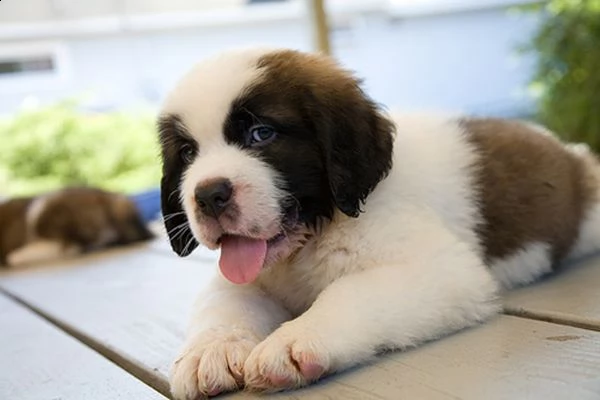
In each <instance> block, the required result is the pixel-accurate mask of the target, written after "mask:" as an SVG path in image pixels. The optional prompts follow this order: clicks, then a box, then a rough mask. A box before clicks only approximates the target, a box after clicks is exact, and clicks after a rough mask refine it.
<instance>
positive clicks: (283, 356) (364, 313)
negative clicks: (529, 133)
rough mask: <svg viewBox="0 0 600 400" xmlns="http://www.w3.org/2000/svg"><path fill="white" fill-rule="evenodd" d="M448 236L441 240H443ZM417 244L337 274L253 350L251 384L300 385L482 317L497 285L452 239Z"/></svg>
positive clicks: (492, 304)
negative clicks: (410, 251) (402, 258)
mask: <svg viewBox="0 0 600 400" xmlns="http://www.w3.org/2000/svg"><path fill="white" fill-rule="evenodd" d="M446 239H448V238H446ZM431 243H435V241H433V242H432V241H428V242H423V243H421V244H422V246H421V247H420V248H421V253H422V255H421V256H419V257H417V258H413V259H412V261H410V262H408V263H406V264H401V265H382V266H380V267H374V268H370V269H366V270H363V271H361V272H357V273H354V274H351V275H347V276H345V277H342V278H340V279H338V280H337V281H336V282H334V283H333V284H331V285H330V286H329V287H328V288H327V289H325V290H324V291H323V292H322V293H321V295H320V296H319V297H318V298H317V300H316V301H315V302H314V303H313V305H312V306H311V308H310V309H309V310H308V311H307V312H305V313H304V314H303V315H301V316H300V317H298V318H297V319H295V320H292V321H290V322H286V323H284V324H283V325H282V326H281V327H280V328H279V329H277V330H276V331H275V332H274V333H272V334H271V335H270V336H269V337H268V338H267V339H266V340H265V341H263V342H262V343H260V344H259V345H258V346H257V347H255V348H254V350H253V351H252V353H251V354H250V356H249V357H248V359H247V360H246V364H245V367H244V371H245V377H244V378H245V382H246V385H247V386H248V387H249V388H251V389H256V390H267V391H273V390H279V389H285V388H293V387H299V386H302V385H305V384H307V383H309V382H311V381H314V380H316V379H318V378H319V377H321V376H323V375H324V374H328V373H331V372H333V371H339V370H342V369H345V368H348V367H351V366H353V365H356V364H359V363H363V362H365V361H367V360H369V359H371V358H372V357H373V356H374V355H376V353H377V352H378V350H381V349H382V348H406V347H408V346H413V345H415V344H417V343H419V342H423V341H425V340H429V339H434V338H438V337H441V336H443V335H445V334H448V333H450V332H453V331H456V330H459V329H461V328H464V327H467V326H470V325H474V324H476V323H477V322H479V321H482V320H484V319H485V318H487V317H490V316H491V315H492V314H494V313H496V312H497V311H498V309H499V306H498V303H497V302H496V301H495V300H496V289H497V285H496V283H495V281H494V280H493V278H492V276H491V274H490V273H489V272H488V271H487V269H486V268H485V267H484V265H483V263H482V262H481V261H480V259H479V258H478V257H477V256H476V255H475V254H474V253H473V252H472V251H471V250H470V249H468V248H467V246H466V245H464V244H463V243H461V242H459V241H458V240H446V241H445V242H444V241H441V243H438V244H437V245H435V246H434V245H433V244H431Z"/></svg>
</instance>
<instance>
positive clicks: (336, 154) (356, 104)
mask: <svg viewBox="0 0 600 400" xmlns="http://www.w3.org/2000/svg"><path fill="white" fill-rule="evenodd" d="M346 94H347V97H346V98H345V99H344V100H343V101H341V102H338V103H336V104H329V105H328V107H330V108H332V109H333V110H332V111H333V112H332V115H331V116H330V118H326V119H327V120H328V122H327V123H328V125H329V128H328V129H326V134H325V135H322V140H324V141H325V143H324V144H322V146H323V150H324V152H325V160H326V167H327V174H328V179H329V187H330V189H331V194H332V198H333V201H334V203H335V206H336V207H337V208H339V209H340V210H341V211H342V212H343V213H344V214H346V215H348V216H351V217H358V215H359V214H360V212H361V211H362V210H361V205H362V204H364V202H365V200H366V198H367V196H368V195H369V194H370V193H371V191H373V189H374V188H375V186H377V184H378V183H379V182H380V181H381V180H382V179H383V178H384V177H385V176H386V175H387V173H388V172H389V170H390V168H391V166H392V152H393V137H394V133H395V127H394V124H393V123H392V122H391V121H390V120H389V119H388V118H386V117H385V116H384V115H383V114H382V112H381V111H380V110H379V108H378V107H377V105H376V104H375V103H374V102H373V101H372V100H371V99H369V98H368V97H367V96H366V94H365V93H364V92H363V91H362V90H361V89H360V87H359V82H357V81H355V82H354V87H353V88H352V90H349V91H347V92H346Z"/></svg>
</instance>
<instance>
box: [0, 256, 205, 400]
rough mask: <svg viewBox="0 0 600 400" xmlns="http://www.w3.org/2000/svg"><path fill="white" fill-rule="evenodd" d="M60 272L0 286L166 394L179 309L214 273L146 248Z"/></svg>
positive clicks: (11, 279)
mask: <svg viewBox="0 0 600 400" xmlns="http://www.w3.org/2000/svg"><path fill="white" fill-rule="evenodd" d="M197 264H200V265H197ZM65 265H66V266H62V267H60V268H54V267H51V268H48V269H41V268H36V269H35V270H34V272H30V271H25V272H26V273H24V274H19V275H16V274H12V275H8V276H4V277H2V278H1V279H0V287H2V288H4V289H5V290H7V291H8V292H10V293H11V294H13V295H15V296H16V297H18V298H19V299H21V300H23V301H24V302H26V303H28V304H30V306H31V307H32V308H34V309H36V310H38V311H39V312H40V313H44V314H46V315H48V317H49V318H50V319H52V320H53V322H55V323H56V324H58V325H60V326H61V327H62V328H63V329H65V330H66V331H68V332H69V333H71V334H73V335H75V336H76V337H78V339H80V340H81V341H83V342H84V343H86V344H88V345H89V346H91V347H93V348H95V349H96V350H98V351H99V352H101V353H102V354H104V355H105V356H106V357H108V358H110V359H111V360H113V361H114V362H115V363H117V364H119V365H121V366H122V367H123V368H126V369H127V370H129V371H130V372H131V373H133V374H134V375H135V376H137V377H138V378H140V379H141V380H143V381H144V382H146V383H147V384H149V385H151V386H152V387H154V388H156V389H157V390H158V391H159V392H161V393H163V394H168V387H167V386H166V383H165V379H164V377H165V375H166V374H167V367H168V365H167V363H166V360H168V359H170V358H172V357H174V356H175V354H174V352H175V350H174V349H175V348H176V347H177V346H179V345H180V343H181V337H182V336H183V331H184V327H185V323H186V320H187V314H186V310H188V309H189V308H190V307H191V305H192V303H193V301H194V300H195V297H196V295H197V291H198V290H199V288H200V287H201V286H202V284H203V283H205V282H206V281H207V280H208V279H209V278H210V276H212V273H214V268H202V267H203V266H202V265H201V263H196V262H190V261H187V260H182V259H179V258H177V257H176V256H175V255H172V256H170V255H169V256H167V255H164V254H163V253H160V252H155V251H151V250H147V249H146V250H145V251H140V250H138V251H135V250H126V251H123V250H122V251H115V252H111V253H107V254H95V255H91V256H88V257H84V258H81V259H77V260H71V261H69V262H68V263H65ZM209 265H210V266H212V265H213V264H212V263H211V264H209ZM32 291H35V292H37V294H34V293H32ZM67 310H68V311H67ZM65 311H66V313H64V312H65ZM140 337H145V339H144V340H145V343H144V345H143V346H142V347H140V344H139V343H138V341H139V338H140ZM146 346H147V347H146ZM121 350H122V351H121ZM166 351H168V352H169V353H168V354H165V352H166ZM140 353H144V354H140Z"/></svg>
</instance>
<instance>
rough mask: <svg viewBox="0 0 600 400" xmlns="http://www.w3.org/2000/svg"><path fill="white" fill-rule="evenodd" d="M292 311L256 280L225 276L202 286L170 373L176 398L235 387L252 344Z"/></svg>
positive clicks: (210, 393) (238, 382) (191, 397)
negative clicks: (242, 283) (228, 279)
mask: <svg viewBox="0 0 600 400" xmlns="http://www.w3.org/2000/svg"><path fill="white" fill-rule="evenodd" d="M289 318H290V315H289V313H288V312H287V311H286V310H285V309H284V308H283V307H282V306H280V305H279V304H277V303H276V302H275V301H274V300H272V299H271V298H269V297H268V296H266V295H265V294H264V293H263V292H261V291H260V290H259V289H257V288H255V287H253V286H249V285H247V286H235V285H232V284H230V283H228V282H226V281H224V280H223V279H222V278H221V277H217V278H215V280H214V281H213V282H212V283H211V284H210V285H209V286H208V288H207V290H205V291H203V292H202V293H201V294H200V296H199V298H198V301H197V304H196V306H195V309H194V315H193V317H192V320H191V323H190V328H189V332H188V334H187V337H186V341H185V344H184V346H183V349H182V351H181V353H180V356H179V357H178V358H177V360H176V361H175V363H174V365H173V367H172V369H171V376H170V384H171V392H172V393H173V396H174V397H175V399H177V400H180V399H185V400H192V399H194V400H195V399H198V398H203V397H206V396H212V395H216V394H219V393H221V392H226V391H231V390H235V389H236V388H238V387H239V385H241V384H242V383H243V366H244V362H245V360H246V358H247V357H248V355H249V354H250V352H251V350H252V349H253V348H254V347H255V346H256V345H257V344H258V343H259V342H261V341H262V340H263V339H264V338H265V337H267V336H268V335H269V334H270V333H271V332H272V331H273V330H275V329H276V328H277V327H278V326H279V325H280V324H281V323H282V322H283V321H285V320H287V319H289Z"/></svg>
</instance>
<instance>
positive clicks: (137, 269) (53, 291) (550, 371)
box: [0, 244, 600, 400]
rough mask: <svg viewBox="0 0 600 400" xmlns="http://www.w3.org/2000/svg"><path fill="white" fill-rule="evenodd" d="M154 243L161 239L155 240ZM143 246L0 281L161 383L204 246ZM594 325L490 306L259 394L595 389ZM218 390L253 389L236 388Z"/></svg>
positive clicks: (435, 394)
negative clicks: (315, 377)
mask: <svg viewBox="0 0 600 400" xmlns="http://www.w3.org/2000/svg"><path fill="white" fill-rule="evenodd" d="M163 245H164V244H163ZM160 246H161V245H160V244H159V245H158V247H153V246H149V247H146V248H143V249H135V250H131V251H125V252H117V253H114V254H106V255H103V256H101V257H98V256H96V257H92V258H89V259H82V260H77V261H72V262H70V263H69V264H68V265H67V266H61V267H60V268H55V269H52V268H51V269H48V270H44V271H36V272H35V273H22V274H18V275H12V276H4V277H0V287H3V288H4V289H5V290H7V291H9V292H10V293H12V294H13V295H15V296H17V297H18V298H19V299H21V300H23V301H24V302H26V303H28V304H31V305H33V306H34V307H36V308H38V309H39V310H40V312H43V313H46V314H48V315H49V316H50V317H51V318H53V319H55V320H56V321H57V323H59V324H63V325H64V326H65V327H67V329H72V330H73V331H74V332H75V334H76V335H79V336H81V337H82V338H83V339H84V340H87V341H88V342H89V343H90V345H91V346H92V347H95V346H97V345H100V346H101V348H100V349H99V351H101V352H102V351H109V352H112V353H111V354H112V355H113V356H114V355H117V356H119V357H121V359H120V360H117V362H119V363H120V365H123V366H124V368H127V369H129V368H130V367H132V366H133V367H135V368H138V369H139V370H142V372H143V374H141V375H142V376H140V373H139V372H140V371H139V370H138V371H133V373H134V374H136V376H140V378H141V379H143V380H144V381H145V382H147V383H148V384H151V385H152V386H153V387H155V388H156V389H157V390H159V391H161V392H162V393H165V394H166V393H167V392H168V383H167V381H166V375H167V373H168V368H169V365H170V363H171V360H172V359H173V357H174V356H175V355H176V353H177V349H178V348H179V346H180V344H181V341H182V339H183V331H184V326H185V324H186V322H187V318H188V315H189V312H190V310H191V306H192V303H193V301H194V300H195V296H196V294H197V292H198V290H199V289H200V288H201V287H202V286H203V284H205V283H206V282H207V280H208V279H209V278H210V276H211V275H212V274H213V273H214V263H213V262H212V260H213V259H214V255H212V254H208V253H204V254H201V255H199V256H196V258H189V259H179V258H177V257H176V256H174V255H172V253H170V252H168V251H165V249H164V247H163V248H161V247H160ZM599 377H600V333H599V332H594V331H590V330H584V329H578V328H574V327H570V326H560V325H556V324H550V323H546V322H540V321H534V320H528V319H523V318H517V317H511V316H500V317H498V318H497V319H495V320H494V321H492V322H490V323H488V324H486V325H484V326H482V327H479V328H475V329H470V330H467V331H465V332H461V333H459V334H456V335H453V336H451V337H448V338H445V339H443V340H440V341H437V342H434V343H430V344H428V345H426V346H423V347H421V348H418V349H415V350H412V351H408V352H405V353H394V354H390V355H386V356H384V357H382V358H381V359H380V360H379V361H378V362H376V363H375V364H374V365H371V366H369V367H364V368H357V369H354V370H352V371H349V372H346V373H343V374H339V375H336V376H334V377H332V378H329V379H326V380H325V381H324V382H323V383H322V384H319V385H315V386H313V387H310V388H307V389H304V390H300V391H296V392H290V393H284V394H279V395H276V396H269V398H276V399H279V398H285V399H294V398H302V399H327V398H331V399H337V398H346V399H350V400H352V399H367V400H368V399H398V398H415V399H419V398H422V399H428V400H429V399H431V400H437V399H458V398H460V399H481V398H486V399H491V400H494V399H512V398H519V399H523V398H532V399H533V398H544V399H545V400H548V399H564V398H577V399H582V400H586V399H590V400H591V399H598V398H600V378H599ZM226 397H227V398H240V399H245V398H254V396H253V395H250V394H245V393H244V394H236V395H231V396H226Z"/></svg>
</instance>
